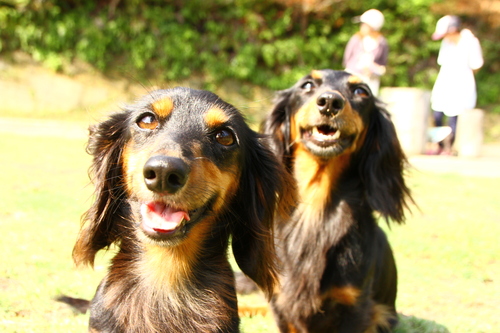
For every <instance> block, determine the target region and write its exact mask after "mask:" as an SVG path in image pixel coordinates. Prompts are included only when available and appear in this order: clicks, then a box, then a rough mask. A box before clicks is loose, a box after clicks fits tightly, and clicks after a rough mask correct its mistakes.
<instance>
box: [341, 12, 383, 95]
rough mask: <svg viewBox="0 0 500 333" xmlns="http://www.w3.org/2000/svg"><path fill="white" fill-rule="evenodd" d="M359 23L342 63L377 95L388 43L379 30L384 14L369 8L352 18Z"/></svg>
mask: <svg viewBox="0 0 500 333" xmlns="http://www.w3.org/2000/svg"><path fill="white" fill-rule="evenodd" d="M354 21H355V22H359V23H361V25H360V28H359V32H357V33H356V34H355V35H354V36H352V37H351V39H350V40H349V42H348V43H347V46H346V49H345V51H344V59H343V65H344V67H345V69H346V71H348V72H351V73H353V74H357V75H359V76H361V78H362V79H364V80H365V81H366V83H368V86H369V87H370V89H371V90H372V93H373V94H374V95H375V96H377V95H378V90H379V87H380V76H382V75H383V74H385V66H386V65H387V56H388V54H389V45H388V44H387V40H386V39H385V37H384V36H383V35H382V33H381V32H380V29H381V28H382V26H383V25H384V14H382V13H381V12H380V11H379V10H377V9H370V10H367V11H366V12H364V13H363V14H362V15H361V16H359V17H356V18H354Z"/></svg>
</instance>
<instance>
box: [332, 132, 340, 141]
mask: <svg viewBox="0 0 500 333" xmlns="http://www.w3.org/2000/svg"><path fill="white" fill-rule="evenodd" d="M332 138H333V139H339V138H340V131H338V130H337V131H336V132H335V134H334V135H333V136H332Z"/></svg>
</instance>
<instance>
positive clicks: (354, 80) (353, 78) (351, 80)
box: [347, 75, 363, 84]
mask: <svg viewBox="0 0 500 333" xmlns="http://www.w3.org/2000/svg"><path fill="white" fill-rule="evenodd" d="M347 82H349V83H350V84H359V83H363V80H362V79H361V78H360V77H359V76H356V75H351V76H349V78H348V79H347Z"/></svg>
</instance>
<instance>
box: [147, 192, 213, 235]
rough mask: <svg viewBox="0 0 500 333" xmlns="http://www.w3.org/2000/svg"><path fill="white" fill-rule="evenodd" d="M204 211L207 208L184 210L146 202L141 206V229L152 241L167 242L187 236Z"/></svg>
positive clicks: (159, 202) (156, 202)
mask: <svg viewBox="0 0 500 333" xmlns="http://www.w3.org/2000/svg"><path fill="white" fill-rule="evenodd" d="M204 211H205V208H199V209H194V210H189V211H188V210H183V209H180V208H176V207H173V206H169V205H167V204H165V203H164V202H161V201H151V202H146V203H142V204H141V206H140V214H141V217H142V222H141V225H140V227H141V229H142V231H143V232H144V233H145V234H146V235H147V236H149V237H150V238H152V239H155V240H167V239H171V238H175V237H178V236H183V235H185V234H186V233H187V232H188V231H189V229H190V228H191V227H192V225H194V224H195V222H197V221H198V220H199V219H200V217H201V215H202V214H203V212H204Z"/></svg>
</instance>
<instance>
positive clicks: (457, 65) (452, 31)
mask: <svg viewBox="0 0 500 333" xmlns="http://www.w3.org/2000/svg"><path fill="white" fill-rule="evenodd" d="M432 39H433V40H440V39H442V42H441V48H440V49H439V55H438V59H437V63H438V65H440V66H441V67H440V70H439V74H438V77H437V79H436V82H435V83H434V87H433V89H432V96H431V108H432V110H433V111H434V122H435V126H443V118H444V116H445V115H446V117H447V118H448V126H450V127H451V130H452V131H451V134H450V137H448V138H447V139H446V140H444V141H443V142H441V143H440V148H439V150H438V151H437V152H435V153H439V154H445V155H451V154H452V146H453V143H454V141H455V136H456V128H457V118H458V115H459V114H461V113H462V112H463V111H464V110H467V109H473V108H474V107H475V106H476V99H477V93H476V82H475V79H474V71H476V70H478V69H479V68H481V67H482V66H483V62H484V61H483V55H482V50H481V45H480V44H479V40H478V39H477V38H476V37H475V36H474V34H473V33H472V32H471V31H470V30H468V29H462V30H461V22H460V19H459V18H458V17H457V16H454V15H446V16H444V17H442V18H441V19H439V21H438V22H437V24H436V30H435V32H434V34H433V35H432Z"/></svg>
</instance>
